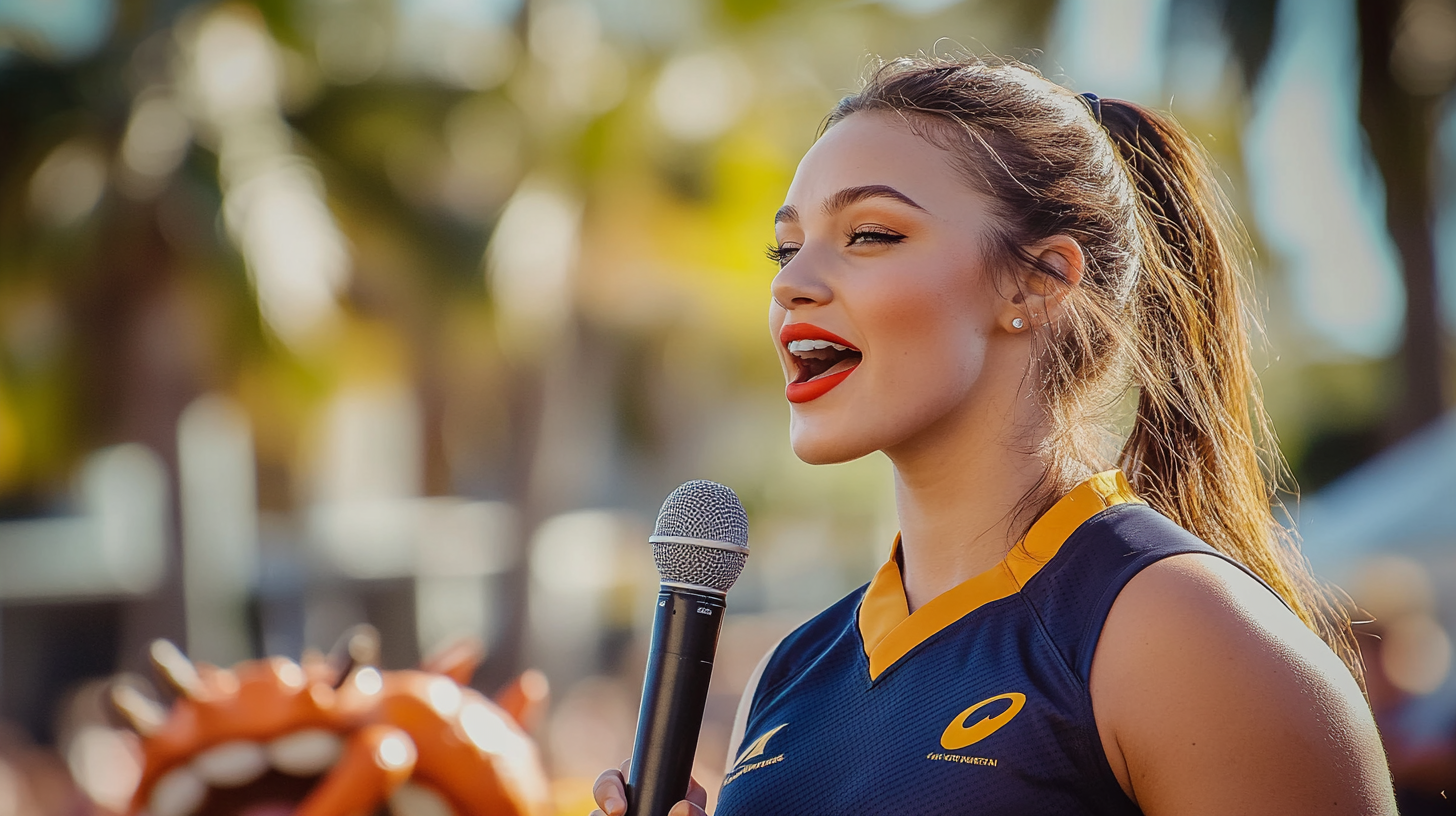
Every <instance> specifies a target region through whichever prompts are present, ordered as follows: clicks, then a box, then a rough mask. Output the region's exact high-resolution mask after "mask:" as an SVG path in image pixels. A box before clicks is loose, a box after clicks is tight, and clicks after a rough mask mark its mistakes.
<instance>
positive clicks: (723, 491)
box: [652, 479, 748, 592]
mask: <svg viewBox="0 0 1456 816" xmlns="http://www.w3.org/2000/svg"><path fill="white" fill-rule="evenodd" d="M660 537H670V538H689V539H698V540H701V541H705V542H718V543H721V544H725V545H729V546H732V547H744V548H747V547H748V514H747V513H745V512H744V511H743V502H740V501H739V500H738V496H737V494H735V493H734V492H733V491H732V490H730V489H728V488H727V487H724V486H723V485H720V484H718V483H717V482H710V481H707V480H705V479H696V480H694V481H691V482H687V483H685V484H683V485H682V486H681V487H679V488H678V489H677V490H674V491H672V494H671V495H669V496H668V497H667V501H664V502H663V503H662V510H661V511H660V512H659V513H658V514H657V526H656V527H655V528H654V529H653V531H652V538H653V539H658V538H660ZM652 560H653V561H654V562H656V564H657V571H658V573H660V574H661V575H662V580H664V581H675V582H678V583H683V584H693V585H696V586H702V587H708V588H710V589H716V590H718V591H719V592H727V591H728V588H729V587H731V586H733V582H734V581H736V580H738V575H739V574H740V573H742V572H743V565H744V563H745V562H746V561H747V560H748V553H745V552H736V551H734V550H732V549H718V548H716V547H713V546H710V545H707V544H693V543H689V542H682V541H657V540H654V541H653V542H652Z"/></svg>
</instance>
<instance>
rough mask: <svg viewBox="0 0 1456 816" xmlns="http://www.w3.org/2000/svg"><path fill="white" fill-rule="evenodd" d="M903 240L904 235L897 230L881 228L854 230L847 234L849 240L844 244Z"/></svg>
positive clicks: (886, 242)
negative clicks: (891, 230)
mask: <svg viewBox="0 0 1456 816" xmlns="http://www.w3.org/2000/svg"><path fill="white" fill-rule="evenodd" d="M903 240H905V236H903V235H901V234H900V233H898V232H890V231H888V230H883V229H863V230H855V231H854V232H851V233H850V234H849V242H848V243H846V244H845V246H854V245H855V244H898V243H900V242H901V241H903Z"/></svg>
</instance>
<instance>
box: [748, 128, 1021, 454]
mask: <svg viewBox="0 0 1456 816" xmlns="http://www.w3.org/2000/svg"><path fill="white" fill-rule="evenodd" d="M991 219H992V215H991V213H990V211H989V207H988V202H987V201H986V199H985V198H983V197H982V196H981V195H980V194H978V193H976V192H975V191H974V190H972V189H971V187H970V186H969V185H967V183H966V182H965V180H964V178H963V176H962V173H961V171H960V170H958V169H957V168H956V167H954V166H953V165H952V163H951V157H950V156H949V155H948V154H947V153H945V152H944V151H943V150H941V149H939V148H937V147H935V146H934V145H932V144H931V143H929V142H928V141H926V140H925V139H923V138H921V137H919V136H917V135H915V134H914V133H913V132H911V130H910V129H909V128H908V127H907V126H906V125H905V124H904V123H903V122H901V121H899V120H897V119H895V118H892V117H891V116H889V115H885V114H881V113H857V114H854V115H851V116H850V117H849V118H848V119H845V120H843V121H841V122H840V123H839V124H837V125H835V126H834V127H833V128H831V129H830V130H829V132H828V133H826V134H825V135H824V137H823V138H821V139H820V140H819V141H818V142H817V143H816V144H815V145H814V147H813V148H812V149H810V151H809V152H808V154H807V155H805V156H804V159H803V161H801V162H800V163H799V169H798V172H797V173H796V174H795V176H794V181H793V184H792V185H791V186H790V187H789V193H788V197H787V202H786V204H785V206H784V207H783V208H782V209H781V210H779V213H778V216H777V218H776V224H775V229H776V232H777V239H778V254H779V256H780V257H779V260H780V263H781V269H780V271H779V273H778V275H777V276H776V277H775V278H774V281H773V301H774V302H773V305H772V306H771V307H770V309H769V327H770V329H771V331H772V333H773V338H774V342H775V344H776V345H777V347H778V350H779V360H780V362H781V363H782V365H783V369H784V376H785V378H786V380H787V382H788V386H787V390H786V395H787V397H788V399H789V402H790V404H791V413H792V420H791V423H790V438H791V440H792V443H793V447H794V452H795V453H796V454H798V456H799V457H800V458H801V459H803V460H804V461H806V462H810V463H814V464H824V463H830V462H842V461H846V460H849V459H854V458H856V457H859V456H863V455H865V454H867V453H871V452H873V451H876V450H885V451H886V452H887V453H889V454H890V455H891V457H892V458H893V457H894V456H895V450H894V449H895V448H896V447H897V446H902V445H906V444H907V443H908V444H913V443H915V442H917V441H921V442H924V441H927V440H928V439H929V440H933V439H934V438H935V437H936V436H938V435H939V434H943V433H953V432H954V431H953V429H954V428H955V427H956V426H957V425H959V424H964V422H967V421H971V422H974V421H975V419H974V417H977V416H981V415H983V414H984V412H985V411H986V410H988V409H989V410H995V408H996V406H998V405H1000V406H1001V407H1003V408H1007V407H1008V403H1007V402H1006V401H1007V400H1009V399H1011V398H1012V397H1013V396H1014V392H1015V391H1016V382H1019V378H1020V376H1021V373H1022V372H1024V370H1025V368H1024V363H1025V354H1026V349H1025V346H1024V344H1022V343H1016V344H1014V345H1015V346H1017V347H1019V348H1020V349H1021V352H1020V353H1021V363H1020V364H1014V362H1013V359H1012V358H1013V357H1014V356H1015V355H1014V353H1013V351H1012V350H1011V349H1005V348H1003V347H1005V346H1008V345H1010V344H1007V343H999V344H998V342H997V341H998V340H1001V339H1004V338H1006V337H1008V336H1010V333H1009V332H1008V331H1007V330H1006V328H1005V327H1004V326H1002V325H1001V324H1003V323H1005V322H1006V321H1009V320H1010V319H1011V314H1012V312H1013V309H1014V307H1012V306H1011V305H1010V303H1009V302H1008V301H1007V299H1006V298H1004V297H1002V296H1001V295H999V294H998V293H997V288H996V285H995V281H994V280H993V277H994V276H993V275H992V274H991V271H990V269H989V268H988V266H987V264H986V263H985V261H984V260H983V258H984V257H985V256H986V255H987V253H986V241H987V238H988V236H989V235H990V231H989V229H988V227H989V226H991V224H992V221H991ZM1017 313H1018V314H1019V312H1017ZM1008 367H1013V368H1015V369H1016V370H1015V371H1014V372H1013V373H1014V374H1015V378H1014V379H1012V380H1009V381H1008V382H1009V383H1010V385H1009V386H1007V387H1006V388H1001V389H999V391H1008V390H1009V392H1011V393H999V391H998V389H997V388H996V381H998V380H1006V379H1007V377H1006V371H1005V370H1006V369H1007V368H1008Z"/></svg>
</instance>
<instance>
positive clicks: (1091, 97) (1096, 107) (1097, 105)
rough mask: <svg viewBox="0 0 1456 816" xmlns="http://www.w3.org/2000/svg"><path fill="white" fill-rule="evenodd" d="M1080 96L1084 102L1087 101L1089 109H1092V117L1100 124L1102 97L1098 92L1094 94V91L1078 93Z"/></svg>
mask: <svg viewBox="0 0 1456 816" xmlns="http://www.w3.org/2000/svg"><path fill="white" fill-rule="evenodd" d="M1078 96H1080V97H1081V99H1082V101H1083V102H1084V103H1086V105H1087V110H1090V111H1092V118H1093V119H1096V120H1097V124H1099V125H1100V124H1102V99H1101V97H1099V96H1097V94H1094V93H1084V94H1078Z"/></svg>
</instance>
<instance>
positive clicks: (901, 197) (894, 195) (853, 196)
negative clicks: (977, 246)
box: [774, 184, 925, 224]
mask: <svg viewBox="0 0 1456 816" xmlns="http://www.w3.org/2000/svg"><path fill="white" fill-rule="evenodd" d="M870 198H888V199H890V200H892V201H898V202H900V203H901V204H905V205H907V206H910V207H914V208H915V209H917V210H920V211H921V212H925V208H924V207H922V206H920V205H919V204H916V203H915V202H914V201H913V200H911V198H910V196H907V195H905V194H904V193H902V192H900V191H899V190H896V189H895V188H894V187H891V186H889V185H887V184H867V185H864V186H863V187H846V188H844V189H843V190H840V191H839V192H837V193H835V194H834V195H832V196H830V197H828V198H826V199H824V214H825V215H829V216H832V215H834V214H835V213H837V212H839V211H840V210H842V209H844V208H845V207H848V206H849V205H851V204H858V203H859V202H861V201H864V200H866V199H870ZM798 220H799V211H798V210H797V209H795V207H794V205H792V204H785V205H784V206H782V207H780V208H779V211H778V212H777V213H775V214H774V223H775V224H778V223H782V222H785V221H788V222H797V221H798Z"/></svg>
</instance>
